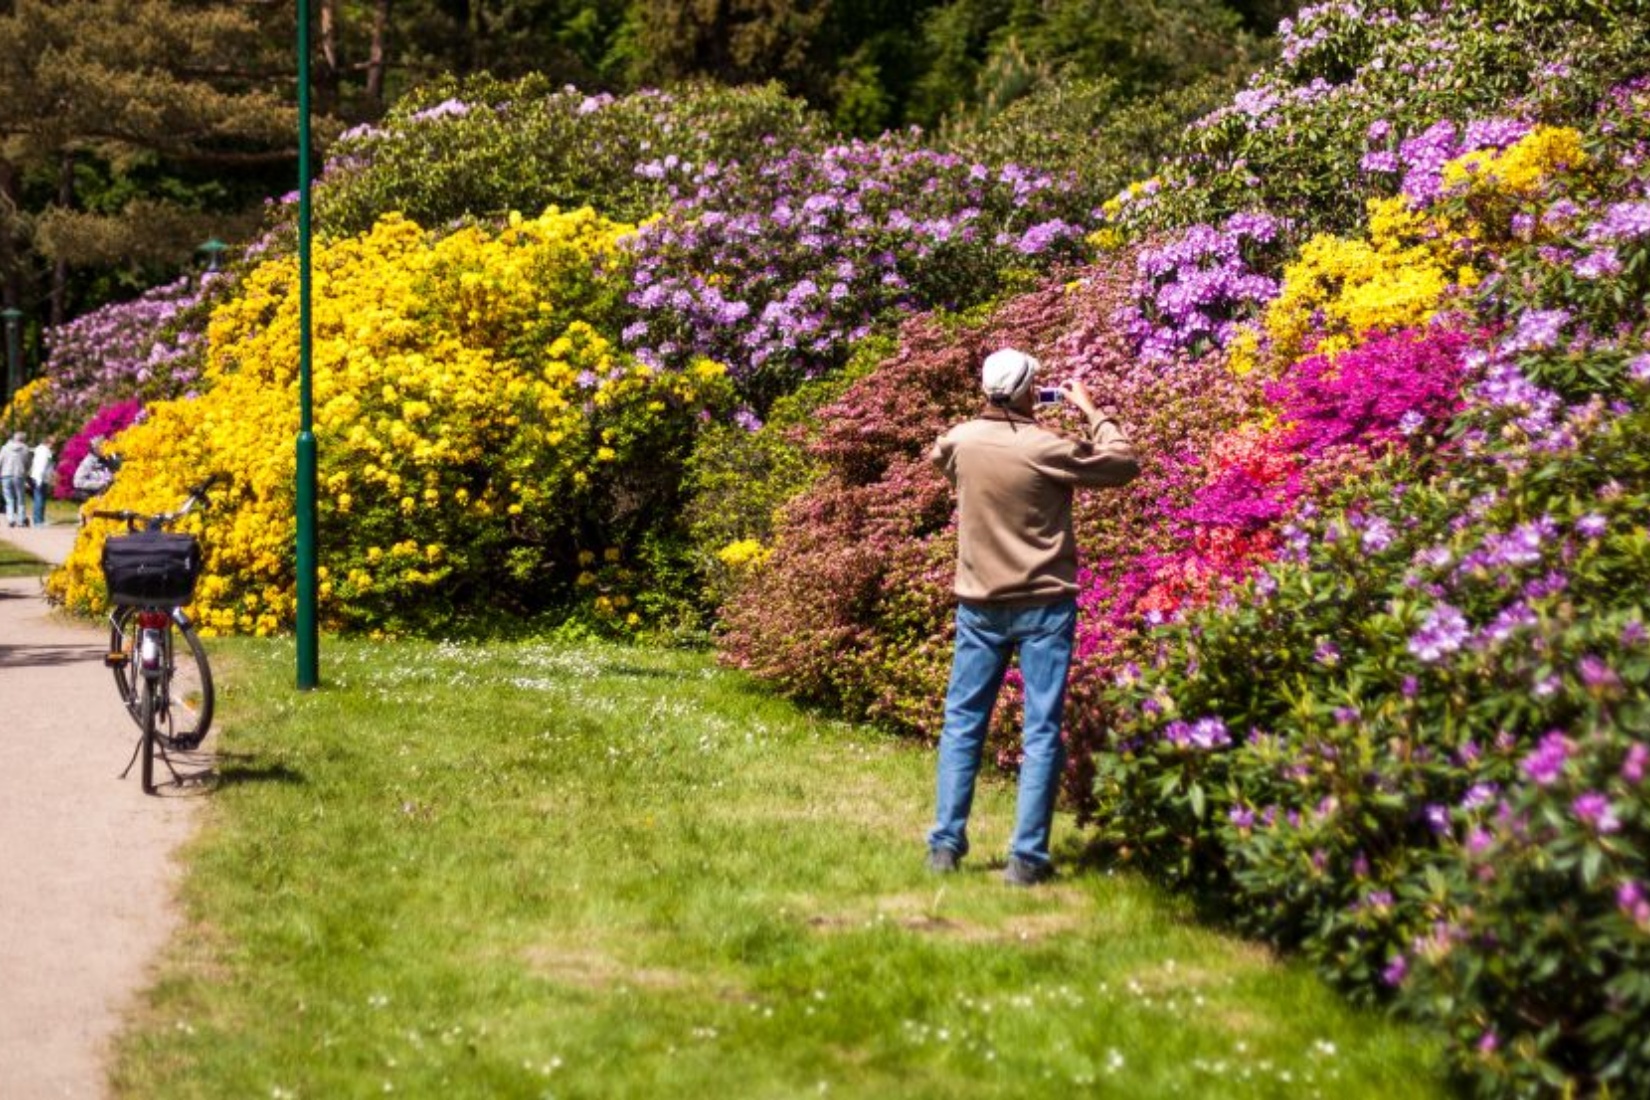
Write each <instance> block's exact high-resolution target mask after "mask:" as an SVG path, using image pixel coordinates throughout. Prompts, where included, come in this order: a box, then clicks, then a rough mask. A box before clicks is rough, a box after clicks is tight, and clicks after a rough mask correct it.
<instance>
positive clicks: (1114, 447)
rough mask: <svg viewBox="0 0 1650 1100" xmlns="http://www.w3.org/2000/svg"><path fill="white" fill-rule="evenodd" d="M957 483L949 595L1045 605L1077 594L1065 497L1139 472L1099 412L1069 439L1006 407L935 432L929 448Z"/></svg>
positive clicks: (1126, 446)
mask: <svg viewBox="0 0 1650 1100" xmlns="http://www.w3.org/2000/svg"><path fill="white" fill-rule="evenodd" d="M929 457H930V459H932V461H933V463H934V465H936V466H938V467H939V469H940V471H941V472H942V473H944V474H945V476H946V477H947V478H948V479H949V480H950V482H951V484H952V485H954V486H956V489H957V579H956V593H957V598H958V599H959V600H962V601H964V602H967V603H985V604H1039V603H1053V602H1054V601H1056V600H1061V599H1065V598H1067V597H1070V596H1075V595H1076V594H1077V540H1076V537H1075V536H1074V535H1073V534H1072V530H1071V498H1072V492H1073V490H1075V489H1077V488H1079V487H1099V486H1106V485H1123V484H1126V483H1127V482H1129V481H1132V480H1133V479H1134V477H1135V475H1137V474H1138V473H1139V472H1140V464H1139V462H1138V461H1137V460H1136V458H1135V453H1134V447H1133V446H1132V445H1131V444H1130V443H1129V441H1128V439H1127V438H1126V437H1125V436H1124V434H1123V430H1122V429H1121V428H1120V427H1118V425H1117V422H1116V421H1115V420H1112V419H1111V418H1110V417H1108V416H1106V415H1105V414H1104V413H1102V414H1101V415H1100V416H1098V417H1097V418H1096V419H1095V420H1094V421H1093V423H1091V424H1090V425H1089V438H1087V439H1084V440H1072V439H1067V438H1065V437H1064V436H1060V435H1056V434H1055V433H1053V432H1051V431H1048V430H1047V429H1044V428H1041V427H1039V426H1038V425H1037V422H1036V421H1034V420H1032V419H1030V418H1028V417H1025V416H1022V415H1020V414H1018V413H1015V412H1011V411H1009V410H1006V409H990V410H988V411H986V412H985V413H982V414H981V415H980V416H979V417H978V418H977V419H974V420H970V421H967V422H966V423H963V424H959V425H957V426H956V427H954V428H952V429H951V430H950V431H948V432H946V433H945V434H944V435H942V436H940V438H939V440H938V441H937V442H936V443H935V444H934V448H933V450H932V451H931V452H930V454H929Z"/></svg>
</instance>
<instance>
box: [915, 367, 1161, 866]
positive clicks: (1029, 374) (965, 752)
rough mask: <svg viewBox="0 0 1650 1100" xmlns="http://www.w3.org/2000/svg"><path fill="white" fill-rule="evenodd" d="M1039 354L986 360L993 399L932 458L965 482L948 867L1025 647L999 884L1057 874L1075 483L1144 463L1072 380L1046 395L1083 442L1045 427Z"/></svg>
mask: <svg viewBox="0 0 1650 1100" xmlns="http://www.w3.org/2000/svg"><path fill="white" fill-rule="evenodd" d="M1040 366H1041V365H1040V364H1039V363H1038V361H1037V360H1036V359H1034V358H1033V357H1032V356H1030V355H1027V354H1025V353H1024V352H1021V351H1017V350H1015V349H1013V348H1004V349H1002V350H1001V351H996V352H993V353H992V354H991V355H989V356H987V357H986V360H985V362H984V364H983V366H982V369H981V386H982V388H983V389H984V390H985V396H986V406H985V408H984V409H983V410H981V412H980V413H979V415H978V416H976V417H975V418H974V419H972V420H969V421H967V422H966V423H963V424H959V425H957V426H956V427H954V428H952V429H951V430H950V431H948V432H946V433H945V434H944V435H942V436H941V437H940V438H939V441H938V442H936V443H935V444H934V448H933V451H932V452H931V454H930V458H931V459H932V460H933V462H934V464H935V465H936V466H938V467H939V468H940V470H941V471H942V472H943V473H944V474H945V476H946V477H947V478H948V479H949V480H950V482H951V483H952V485H954V486H955V487H956V490H957V513H958V519H957V573H956V584H955V591H956V595H957V601H958V602H957V613H956V626H957V637H956V645H955V649H954V652H953V655H952V664H951V685H950V688H949V690H948V691H947V693H946V698H945V725H944V728H943V730H942V732H941V734H940V748H939V763H938V773H939V774H938V783H937V787H938V798H937V806H936V810H935V821H934V828H933V831H932V832H930V833H929V834H928V866H929V868H930V869H931V870H934V871H939V872H949V871H954V870H956V869H957V865H958V862H959V861H960V860H961V859H962V857H963V856H965V855H967V854H968V815H969V810H970V809H971V808H972V806H973V802H974V783H975V779H976V778H977V777H978V775H979V770H980V756H981V752H982V750H983V749H984V747H985V736H986V730H987V727H988V725H989V724H990V721H991V710H992V707H993V705H994V704H995V703H996V700H997V693H998V691H999V689H1000V688H1001V687H1002V683H1003V677H1004V675H1005V674H1006V673H1007V672H1008V662H1009V658H1010V657H1011V656H1012V655H1013V654H1014V652H1015V651H1016V650H1018V651H1019V655H1020V675H1021V677H1022V678H1023V679H1024V681H1025V721H1024V723H1023V728H1024V733H1023V747H1024V754H1023V759H1022V762H1021V764H1020V787H1019V796H1018V800H1017V804H1016V807H1015V819H1014V835H1013V839H1012V840H1011V841H1010V843H1009V852H1008V865H1007V867H1006V868H1005V869H1004V871H1003V880H1004V881H1005V882H1007V883H1009V884H1010V885H1014V886H1033V885H1035V884H1037V883H1039V882H1042V881H1044V880H1045V879H1047V878H1049V877H1051V876H1052V875H1053V873H1054V867H1053V862H1052V860H1051V858H1050V856H1049V835H1050V832H1051V830H1052V828H1053V822H1054V802H1055V797H1056V795H1057V794H1058V792H1059V788H1060V776H1061V772H1062V770H1063V768H1064V767H1065V758H1066V753H1065V745H1064V743H1063V742H1062V741H1061V739H1060V724H1061V721H1062V718H1063V715H1064V710H1065V697H1066V673H1067V671H1068V670H1069V668H1070V665H1071V651H1072V643H1073V639H1074V637H1075V635H1076V630H1077V540H1076V537H1075V536H1074V534H1073V532H1072V525H1071V502H1072V494H1073V491H1074V490H1076V489H1078V488H1085V487H1091V486H1105V485H1123V484H1125V483H1126V482H1128V481H1130V480H1132V479H1133V478H1134V477H1135V476H1136V475H1137V474H1138V473H1139V472H1140V466H1139V463H1138V462H1137V461H1136V459H1135V454H1134V448H1133V447H1132V446H1131V445H1130V443H1129V441H1128V439H1127V438H1125V437H1124V435H1123V432H1122V429H1121V428H1119V427H1118V425H1117V421H1116V419H1115V417H1114V416H1113V415H1112V414H1111V413H1109V412H1102V411H1101V410H1100V409H1099V408H1098V407H1096V405H1095V403H1094V400H1093V399H1092V398H1091V397H1090V396H1089V391H1088V389H1087V388H1086V387H1085V386H1084V385H1083V383H1082V382H1081V381H1078V380H1076V379H1072V380H1069V381H1067V382H1064V383H1062V384H1061V385H1060V386H1059V387H1058V388H1057V389H1052V390H1049V391H1047V399H1048V400H1054V401H1057V400H1060V399H1062V398H1063V399H1064V400H1066V401H1069V402H1071V403H1072V404H1073V405H1075V406H1076V407H1077V408H1078V409H1079V410H1080V411H1081V412H1082V413H1083V415H1084V417H1085V418H1086V419H1087V421H1088V430H1087V432H1086V438H1084V439H1080V440H1072V439H1067V438H1065V437H1063V436H1060V435H1056V434H1055V433H1053V432H1051V431H1048V430H1047V429H1045V428H1042V427H1040V426H1039V425H1038V423H1037V421H1036V419H1035V418H1034V416H1033V413H1034V410H1035V406H1036V400H1035V398H1034V396H1033V395H1034V388H1033V384H1034V382H1035V380H1036V375H1037V371H1038V370H1039V368H1040Z"/></svg>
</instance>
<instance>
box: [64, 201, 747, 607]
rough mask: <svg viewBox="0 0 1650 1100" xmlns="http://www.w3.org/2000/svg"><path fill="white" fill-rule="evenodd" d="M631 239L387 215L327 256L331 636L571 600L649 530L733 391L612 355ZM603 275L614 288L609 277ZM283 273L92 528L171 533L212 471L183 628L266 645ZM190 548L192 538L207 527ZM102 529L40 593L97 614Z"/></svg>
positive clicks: (282, 492) (325, 446)
mask: <svg viewBox="0 0 1650 1100" xmlns="http://www.w3.org/2000/svg"><path fill="white" fill-rule="evenodd" d="M628 230H629V227H628V226H624V225H620V224H617V223H613V222H609V221H606V220H605V219H602V218H600V217H598V216H597V215H595V214H594V213H592V212H591V211H589V210H588V209H585V210H579V211H573V212H561V211H558V210H555V209H554V208H552V209H551V210H550V211H548V212H547V213H546V214H544V215H543V216H542V217H538V218H533V219H523V218H520V217H516V216H512V217H511V219H510V221H509V223H508V224H507V225H505V226H503V227H501V228H498V229H496V230H493V229H488V228H484V227H480V226H470V227H465V228H460V229H458V230H456V231H453V232H451V233H448V234H447V235H445V236H436V235H435V234H432V233H430V232H428V231H426V230H424V229H421V228H420V227H419V226H417V225H415V224H413V223H412V222H410V221H407V220H405V219H404V218H401V217H399V216H396V215H390V216H388V217H386V218H384V219H383V220H381V221H380V222H379V223H378V224H377V225H376V226H374V227H373V228H372V229H371V230H370V231H368V232H366V233H364V234H361V235H360V236H357V237H352V238H348V239H344V240H339V241H336V242H333V243H330V244H328V245H326V246H325V247H323V248H318V249H317V251H316V254H315V257H314V292H313V333H314V336H313V351H312V381H313V405H312V407H313V410H314V429H315V435H316V441H317V451H318V455H319V472H318V477H317V480H318V490H319V493H318V511H319V524H318V532H319V550H318V557H319V561H320V565H321V568H320V579H319V584H320V605H321V612H322V617H323V621H324V622H325V623H326V624H327V625H328V626H330V627H338V628H355V629H367V630H380V631H391V632H394V631H401V630H408V629H425V628H430V627H435V626H439V625H441V624H444V623H447V622H449V621H450V620H451V619H453V618H454V617H455V616H458V615H461V614H466V613H469V612H472V611H475V610H478V609H483V608H488V607H493V608H503V609H507V610H511V611H523V610H533V609H535V608H538V607H542V606H545V605H547V604H550V603H552V602H554V601H556V600H558V599H562V598H565V597H566V596H568V595H570V594H572V593H573V591H574V590H575V589H576V587H577V586H576V583H575V582H576V578H577V576H578V575H579V573H580V567H579V564H578V562H579V553H580V550H581V548H582V547H583V546H586V545H598V546H602V547H607V546H611V545H618V544H622V543H625V542H626V541H627V540H631V539H635V538H637V537H639V532H640V531H642V530H643V529H644V528H645V526H646V525H647V524H648V523H650V522H651V523H656V522H658V520H659V514H660V513H659V510H658V508H657V507H656V505H658V504H659V503H660V502H661V494H662V493H664V492H666V491H667V490H666V488H664V486H665V485H666V483H667V482H669V483H671V484H674V482H673V480H672V475H671V473H670V468H671V467H672V465H673V462H674V461H679V457H680V455H682V454H685V451H686V447H687V441H688V440H689V439H690V438H691V435H692V431H693V426H694V424H695V423H696V421H697V418H698V416H699V414H700V413H701V411H702V410H703V409H704V408H705V407H706V405H707V403H719V402H721V401H723V400H724V399H725V393H726V388H727V386H726V382H725V379H724V377H723V371H722V369H721V368H720V367H719V366H716V365H714V364H708V363H703V364H698V365H696V366H695V368H694V369H692V370H690V371H686V372H681V373H673V374H661V373H659V372H656V371H654V370H652V369H651V368H649V367H647V366H645V365H642V364H640V363H638V362H636V361H635V360H634V359H633V358H631V357H630V356H628V355H626V354H624V353H623V352H622V351H620V350H619V349H618V348H617V347H616V346H615V344H614V343H613V342H612V341H611V340H609V339H608V338H607V337H606V336H605V335H604V334H603V331H602V330H603V329H604V328H610V327H611V326H610V325H609V324H608V321H609V320H610V318H611V315H612V312H613V308H614V304H615V302H616V301H617V300H618V298H617V296H618V295H619V294H620V293H621V292H622V285H621V284H620V283H619V282H618V281H617V280H616V279H613V278H612V275H614V274H617V273H620V272H621V271H622V268H621V267H620V265H622V263H623V254H622V253H621V252H620V251H619V250H617V249H616V248H615V247H614V242H615V241H616V239H617V238H618V237H619V236H620V235H621V234H622V233H624V232H627V231H628ZM603 272H607V273H609V274H608V275H606V276H604V275H603V274H602V273H603ZM296 282H297V268H296V262H295V260H293V259H292V258H290V257H284V258H280V259H274V260H271V261H269V262H268V263H266V264H264V265H263V266H261V267H260V268H258V269H257V270H255V271H254V272H253V273H252V274H251V275H249V276H248V277H247V278H246V280H245V281H244V283H243V285H242V286H241V288H240V290H239V292H238V294H237V295H236V297H234V298H232V299H230V300H228V301H226V302H225V303H223V304H222V305H220V306H219V307H218V308H217V309H216V310H215V311H214V313H213V315H212V319H211V322H210V326H209V330H208V350H207V356H206V358H207V365H206V378H205V383H206V389H205V392H204V393H203V394H202V395H201V396H200V397H198V398H195V399H193V400H188V401H173V402H161V403H157V404H156V405H154V406H152V407H151V408H150V410H149V415H148V418H147V419H146V420H145V421H144V422H143V423H141V424H138V425H135V426H134V427H133V428H131V429H129V430H128V431H127V432H125V433H124V434H122V435H121V436H120V437H119V438H118V439H117V440H116V441H115V443H114V446H115V449H116V450H118V451H120V452H121V453H122V454H123V455H124V456H125V458H126V464H125V466H124V467H123V468H122V470H121V473H120V476H119V477H118V478H117V479H116V481H115V484H114V486H113V488H112V489H111V490H110V491H109V492H108V493H107V494H106V495H105V497H104V498H103V500H102V506H104V507H109V508H135V509H143V510H151V511H153V510H161V509H165V508H170V507H172V506H174V505H175V504H176V503H177V501H178V499H179V498H180V496H181V493H182V491H183V488H184V486H185V485H187V484H189V483H191V482H193V481H195V480H197V479H199V478H200V477H202V476H204V475H205V474H207V473H209V472H220V471H221V472H224V473H227V474H229V475H230V477H231V479H232V480H231V484H230V486H229V488H227V489H226V490H224V491H223V492H222V493H221V499H220V501H219V503H218V506H217V507H216V508H215V509H214V510H213V512H212V513H211V514H209V515H208V517H207V518H206V521H205V533H204V538H203V541H204V543H205V546H206V570H205V573H204V574H203V576H202V578H201V581H200V584H199V587H198V589H197V592H196V601H195V605H194V613H195V616H196V618H197V620H198V621H199V622H200V623H201V624H202V625H203V626H204V627H205V628H207V629H209V630H212V631H214V632H228V631H236V632H250V633H258V634H268V633H272V632H275V631H278V630H281V629H284V628H285V627H286V626H287V625H288V624H289V623H290V622H291V620H292V618H293V614H294V600H295V594H294V570H293V545H294V540H295V521H294V518H293V493H294V478H295V465H296V461H295V443H294V441H295V439H296V435H297V431H298V308H297V295H296ZM197 527H198V525H197ZM107 533H108V531H107V528H106V525H104V524H100V523H94V524H91V525H90V526H88V527H87V528H86V529H85V530H84V531H83V533H82V535H81V537H80V539H79V541H78V543H77V545H76V547H75V550H74V553H73V555H72V556H71V558H70V559H69V561H68V562H67V563H66V564H65V566H64V568H63V569H62V570H60V571H59V572H58V573H56V574H55V575H54V576H53V577H52V579H51V581H50V588H51V591H52V592H53V594H54V595H55V596H56V597H57V598H58V599H60V600H61V601H62V602H64V603H65V604H67V605H68V606H70V607H71V608H74V609H76V610H95V609H96V608H98V607H99V606H100V605H101V603H102V601H103V598H104V594H103V589H102V583H101V578H100V574H99V570H98V565H97V562H98V555H99V552H100V548H101V544H102V541H103V539H104V538H105V537H106V535H107Z"/></svg>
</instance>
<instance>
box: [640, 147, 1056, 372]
mask: <svg viewBox="0 0 1650 1100" xmlns="http://www.w3.org/2000/svg"><path fill="white" fill-rule="evenodd" d="M658 170H659V171H660V172H666V171H670V172H673V173H675V174H676V176H677V177H679V179H678V181H676V182H674V183H673V187H672V191H673V193H674V194H676V195H677V199H676V201H675V202H674V203H673V204H672V205H670V206H669V207H668V208H667V209H666V210H665V212H664V213H663V215H662V216H661V217H660V218H659V219H657V220H655V221H652V222H649V223H648V224H646V225H644V226H643V227H642V228H641V229H640V230H638V232H637V233H636V235H635V238H634V240H633V241H632V244H631V247H632V249H633V251H634V253H635V256H636V265H635V272H634V275H633V278H634V281H635V290H634V292H633V293H632V294H631V296H630V302H631V305H632V306H633V307H634V308H635V310H636V320H634V321H633V322H632V323H631V324H630V325H628V326H627V327H626V328H625V331H624V337H625V341H626V342H627V344H629V345H630V346H631V347H633V348H634V349H635V351H636V354H637V356H638V357H639V358H641V359H642V360H643V361H645V362H651V363H656V364H659V365H662V366H670V367H678V366H680V365H681V364H683V363H686V362H688V361H689V360H691V359H692V358H694V357H698V356H704V357H708V358H711V359H714V360H716V361H718V362H722V363H726V364H727V365H728V367H729V370H730V371H731V372H732V374H733V376H734V377H735V379H737V380H738V381H739V382H740V383H741V384H742V385H743V386H744V387H745V389H746V390H747V391H748V392H749V393H751V394H752V395H754V396H756V397H757V398H758V404H759V405H760V404H765V403H766V400H771V398H772V396H773V395H775V394H777V393H781V392H784V391H785V390H787V389H788V388H790V387H791V386H793V385H794V384H795V382H796V381H797V380H798V379H801V378H810V377H817V376H819V375H822V374H824V373H827V372H829V371H830V370H833V369H835V368H837V367H839V366H840V365H841V364H842V363H843V362H844V361H845V359H846V357H847V355H848V352H849V349H850V346H851V344H852V343H853V342H854V341H857V340H859V339H861V338H862V337H864V336H865V335H866V334H867V333H868V332H870V331H871V328H872V326H873V325H875V324H876V323H878V322H879V321H882V320H884V319H887V318H889V317H892V316H895V315H897V314H900V313H909V312H916V311H921V310H927V309H935V308H943V309H950V310H959V309H965V308H968V307H970V306H974V305H978V304H980V303H982V302H985V301H988V300H990V299H991V298H992V297H994V296H995V295H997V294H998V293H1000V292H1001V291H1002V290H1003V289H1004V288H1005V287H1006V286H1008V285H1010V284H1011V283H1012V282H1013V280H1014V276H1015V274H1016V273H1021V274H1024V273H1028V272H1041V271H1045V270H1047V269H1048V268H1049V267H1050V266H1051V265H1053V264H1055V263H1057V262H1058V261H1060V260H1063V259H1071V258H1072V257H1074V256H1075V255H1076V252H1077V249H1078V245H1079V242H1080V240H1081V236H1082V233H1083V228H1082V226H1081V224H1080V222H1081V220H1082V219H1083V218H1084V217H1085V215H1086V213H1087V203H1086V202H1085V201H1084V200H1083V198H1082V195H1081V194H1080V192H1079V191H1078V189H1077V187H1076V183H1075V180H1074V179H1073V178H1070V177H1055V176H1053V175H1051V174H1049V173H1045V172H1041V171H1039V170H1037V169H1035V168H1026V167H1022V166H1019V165H1014V164H1008V165H1002V166H988V165H985V164H980V163H970V162H968V161H965V160H963V159H961V158H960V157H957V156H954V155H950V154H942V153H935V152H932V151H930V150H927V149H923V148H921V147H919V146H917V145H916V144H915V143H914V141H912V140H911V139H909V138H907V137H903V136H900V135H887V136H884V137H882V138H880V139H878V140H876V141H856V142H852V143H849V144H845V145H833V146H830V147H828V148H825V149H823V150H821V151H817V152H816V151H813V150H808V149H798V150H795V151H791V152H788V153H787V155H785V156H783V157H780V158H777V159H774V160H769V161H766V162H762V163H755V164H744V165H739V164H723V163H717V162H706V163H701V164H697V165H684V164H680V163H676V162H675V161H674V158H668V159H667V162H661V164H660V165H659V168H658Z"/></svg>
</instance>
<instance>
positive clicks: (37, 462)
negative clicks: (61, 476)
mask: <svg viewBox="0 0 1650 1100" xmlns="http://www.w3.org/2000/svg"><path fill="white" fill-rule="evenodd" d="M54 442H56V441H55V440H52V439H49V438H48V439H42V440H41V441H40V442H39V443H37V444H35V447H34V456H33V458H32V459H30V461H29V481H31V482H32V483H33V487H34V525H35V526H36V527H44V526H46V498H47V497H48V496H50V495H51V491H52V486H54V485H55V484H56V483H57V462H56V459H57V456H56V455H54V454H53V453H52V444H53V443H54Z"/></svg>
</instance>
